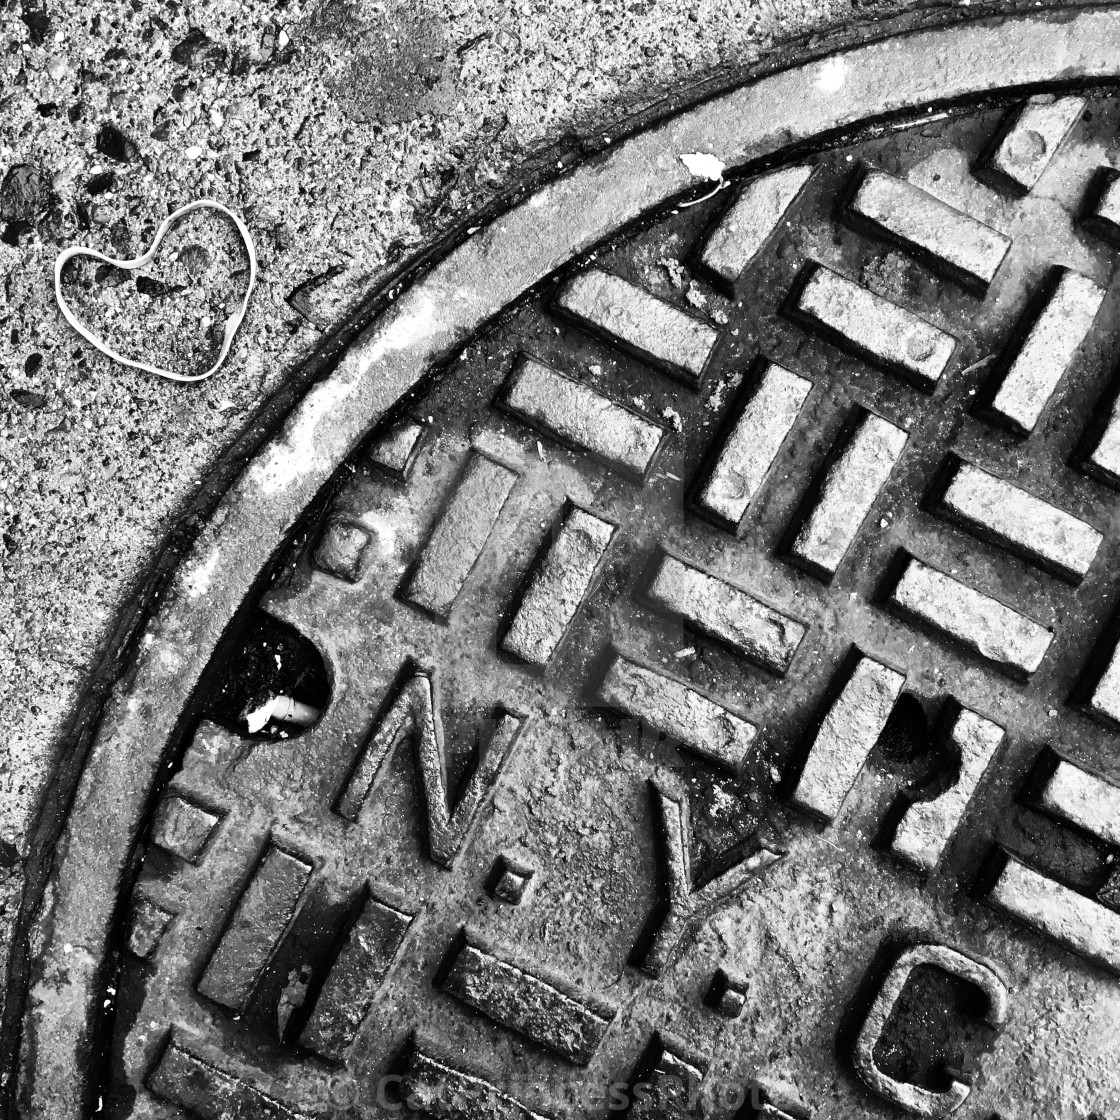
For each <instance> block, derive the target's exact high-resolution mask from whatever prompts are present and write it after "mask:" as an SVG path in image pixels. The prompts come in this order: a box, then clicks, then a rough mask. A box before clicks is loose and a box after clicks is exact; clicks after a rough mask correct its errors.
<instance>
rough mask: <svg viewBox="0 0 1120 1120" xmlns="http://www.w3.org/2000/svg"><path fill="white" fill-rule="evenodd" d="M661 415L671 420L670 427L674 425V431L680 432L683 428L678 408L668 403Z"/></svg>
mask: <svg viewBox="0 0 1120 1120" xmlns="http://www.w3.org/2000/svg"><path fill="white" fill-rule="evenodd" d="M661 415H662V416H663V417H664V418H665V419H666V420H668V421H669V425H670V427H672V429H673V431H674V432H679V431H680V430H681V414H680V413H679V412H677V410H676V409H674V408H670V407H669V406H668V405H666V406H665V407H664V408H663V409H662V410H661Z"/></svg>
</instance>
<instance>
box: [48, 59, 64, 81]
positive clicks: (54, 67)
mask: <svg viewBox="0 0 1120 1120" xmlns="http://www.w3.org/2000/svg"><path fill="white" fill-rule="evenodd" d="M68 65H69V64H68V63H67V61H66V56H65V55H59V56H58V57H57V58H52V59H51V60H50V62H48V63H47V75H48V77H49V78H50V80H51V81H52V82H61V81H62V79H63V78H65V77H66V70H67V67H68Z"/></svg>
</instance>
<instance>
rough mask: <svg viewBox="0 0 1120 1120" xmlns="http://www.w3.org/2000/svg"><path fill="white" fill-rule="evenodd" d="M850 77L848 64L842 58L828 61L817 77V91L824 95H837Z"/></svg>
mask: <svg viewBox="0 0 1120 1120" xmlns="http://www.w3.org/2000/svg"><path fill="white" fill-rule="evenodd" d="M847 76H848V64H847V62H845V61H844V59H842V58H830V59H827V60H826V61H825V62H824V63H823V64H822V66H821V70H820V74H818V75H817V89H819V90H821V91H822V92H823V93H835V92H836V91H837V90H838V89H839V88H840V87H841V86H842V85H843V84H844V80H845V79H846V78H847Z"/></svg>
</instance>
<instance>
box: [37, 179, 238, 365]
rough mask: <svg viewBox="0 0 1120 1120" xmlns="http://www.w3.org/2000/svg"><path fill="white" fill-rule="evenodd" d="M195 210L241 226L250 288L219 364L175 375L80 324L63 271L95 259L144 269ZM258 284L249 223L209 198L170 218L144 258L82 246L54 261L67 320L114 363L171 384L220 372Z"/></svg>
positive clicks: (231, 323) (228, 330)
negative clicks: (72, 263) (64, 286)
mask: <svg viewBox="0 0 1120 1120" xmlns="http://www.w3.org/2000/svg"><path fill="white" fill-rule="evenodd" d="M192 210H217V211H218V212H219V213H220V214H225V216H226V217H227V218H229V219H230V221H232V222H233V224H234V225H235V226H236V227H237V232H238V233H239V234H241V240H242V241H244V242H245V249H246V251H247V252H248V254H249V285H248V287H247V288H246V289H245V298H244V299H243V300H242V301H241V306H240V307H239V308H238V309H237V311H235V312H234V313H233V314H232V315H231V316H230V317H229V318H228V319H227V320H226V332H225V338H224V339H223V340H222V349H221V352H220V353H219V354H218V359H217V361H215V362H214V364H213V365H212V366H211V367H210V368H209V369H208V370H207V371H206V372H205V373H193V374H192V373H175V371H174V370H170V369H160V367H159V366H150V365H148V364H147V362H137V361H134V360H133V359H132V358H126V357H125V356H124V355H123V354H118V353H117V352H116V350H114V349H113V348H112V347H111V346H109V345H108V344H107V343H105V342H103V341H102V340H101V339H100V338H98V337H97V336H96V335H95V334H91V333H90V331H88V330H87V329H86V328H85V327H84V326H82V324H81V323H80V322H79V321H78V318H77V316H76V315H75V314H74V312H73V311H71V310H70V305H69V304H68V303H67V302H66V299H65V297H64V296H63V294H62V269H63V266H64V265H65V264H66V262H67V261H68V260H70V259H71V258H72V257H93V259H94V260H98V261H103V262H104V263H105V264H111V265H115V266H116V267H117V268H124V269H128V270H129V271H130V272H131V271H133V270H135V269H137V268H143V267H144V265H146V264H147V263H148V262H149V261H150V260H151V259H152V258H153V257H154V256H155V255H156V250H157V249H159V246H160V242H161V241H162V240H163V239H164V236H165V235H166V234H167V231H168V230H169V229H171V227H172V226H173V225H175V223H176V222H177V221H179V219H180V218H182V217H185V216H186V215H187V214H189V213H191V211H192ZM256 282H257V251H256V249H255V248H254V246H253V238H252V235H251V234H250V233H249V230H248V228H247V227H246V225H245V223H244V222H243V221H242V220H241V219H240V218H239V217H238V216H237V215H236V214H235V213H234V212H233V211H232V210H230V209H228V208H227V207H225V206H223V205H222V204H221V203H220V202H211V201H210V200H209V199H205V198H204V199H199V200H198V201H197V202H188V203H187V205H186V206H181V207H179V209H178V210H176V211H175V213H174V214H172V215H170V216H169V217H168V218H167V219H166V221H164V223H163V224H162V225H161V226H160V227H159V229H157V230H156V235H155V239H154V240H153V241H152V247H151V248H150V249H149V250H148V251H147V252H146V253H145V254H144V255H143V256H142V257H137V258H136V259H135V260H131V261H118V260H114V259H113V258H112V257H107V256H105V254H104V253H99V252H98V251H97V250H96V249H86V248H84V247H82V246H80V245H74V246H71V247H70V248H69V249H64V250H63V251H62V252H61V253H59V255H58V260H56V261H55V262H54V294H55V298H56V299H57V300H58V306H59V307H60V308H61V309H62V314H63V315H64V316H66V321H67V322H68V323H69V324H70V326H72V327H73V328H74V330H76V331H77V332H78V334H80V335H81V336H82V338H84V339H85V340H86V341H87V342H89V343H90V344H92V345H93V346H96V347H97V349H98V350H100V351H101V353H102V354H107V355H108V356H109V357H110V358H112V359H113V360H114V361H117V362H120V363H121V364H122V365H126V366H131V367H132V368H133V369H142V370H144V372H145V373H154V374H155V375H156V376H157V377H166V378H167V380H168V381H205V380H206V378H208V377H210V376H211V375H212V374H214V373H216V372H217V371H218V370H219V369H220V368H221V365H222V363H223V362H224V361H225V360H226V357H227V356H228V354H229V349H230V347H231V346H232V345H233V336H234V335H235V334H237V329H238V327H240V326H241V321H242V319H244V318H245V312H246V311H248V309H249V297H250V296H251V295H252V294H253V288H254V286H255V285H256Z"/></svg>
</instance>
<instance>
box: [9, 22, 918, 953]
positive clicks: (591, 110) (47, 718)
mask: <svg viewBox="0 0 1120 1120" xmlns="http://www.w3.org/2000/svg"><path fill="white" fill-rule="evenodd" d="M913 6H915V5H906V4H899V3H880V4H874V3H868V4H861V3H859V0H792V2H783V3H771V2H768V0H767V2H763V3H748V2H746V0H724V2H721V3H718V4H717V3H715V2H714V0H689V2H684V3H682V2H680V0H644V2H631V3H610V2H603V3H594V4H592V3H587V2H586V0H557V2H551V3H548V4H545V3H523V4H517V3H509V4H493V3H487V2H476V3H471V4H467V3H459V2H458V0H447V2H444V3H436V2H432V3H429V4H416V3H409V4H400V5H396V6H394V5H391V4H390V5H385V4H373V3H367V2H363V0H357V2H354V3H343V2H340V0H326V2H324V3H320V4H308V5H304V6H301V5H299V4H286V5H283V6H280V5H264V4H253V3H242V4H233V3H219V2H212V0H207V2H204V3H196V4H193V5H191V6H190V8H189V10H188V9H186V8H184V7H183V6H181V5H180V4H178V3H176V2H175V0H167V2H166V3H164V4H160V5H151V4H142V3H140V0H131V3H112V2H110V0H105V2H99V3H97V4H95V5H81V6H79V5H69V6H62V5H55V4H51V5H49V6H46V7H44V6H43V5H42V3H41V0H38V2H37V0H22V3H21V2H19V0H16V2H12V0H7V2H6V3H4V4H3V6H2V7H0V273H2V276H3V285H4V289H3V300H2V301H0V368H2V370H3V383H2V386H0V490H2V491H3V493H2V495H0V705H2V708H3V711H4V713H5V720H4V723H5V735H4V742H3V752H4V753H3V760H2V771H0V774H2V790H3V796H2V798H0V868H2V870H0V876H3V878H2V879H0V915H2V916H0V950H2V951H3V955H4V959H5V960H6V959H7V949H8V923H9V921H10V916H11V913H12V911H13V908H14V907H15V906H16V905H18V898H19V887H20V882H21V867H22V862H23V859H24V857H25V856H26V854H27V853H26V850H25V837H26V834H27V831H28V827H29V822H30V820H31V819H32V817H33V814H34V813H35V811H36V807H37V804H38V799H39V797H40V794H41V792H42V789H43V786H44V783H45V781H46V780H47V778H48V776H49V774H50V773H51V771H52V769H53V767H54V766H55V765H56V763H57V761H58V744H59V742H60V741H62V736H63V734H64V732H65V730H66V727H67V721H68V719H69V718H70V716H71V715H72V712H73V709H74V706H75V702H76V700H77V697H78V695H79V691H80V689H81V686H82V684H83V681H84V680H85V679H86V677H87V676H88V674H89V672H90V670H91V668H92V667H93V666H94V664H95V663H96V661H97V658H98V654H99V651H100V650H101V649H102V648H103V646H104V644H105V643H106V642H107V641H108V640H109V637H110V634H111V630H112V627H113V625H114V622H115V620H116V618H117V617H118V616H119V614H120V612H121V611H122V609H123V608H124V607H125V605H126V604H127V602H128V599H129V594H130V589H131V588H132V587H133V585H134V583H135V581H136V579H137V578H138V575H139V573H140V572H141V570H142V568H143V566H144V564H145V563H146V562H147V561H148V560H149V558H150V557H151V555H152V553H153V550H154V549H155V548H156V546H157V544H158V542H159V541H160V540H161V539H162V538H163V536H164V534H165V533H166V532H167V530H168V527H169V526H170V524H171V523H172V521H173V519H174V518H175V516H176V513H177V511H179V510H181V509H182V507H183V506H184V504H185V503H186V502H187V500H188V499H189V498H190V497H191V495H192V494H193V493H194V492H195V490H196V488H197V486H198V484H199V481H200V479H201V478H203V477H204V476H205V474H206V472H207V470H208V468H209V467H210V466H211V465H212V464H213V462H214V461H215V459H216V458H217V456H218V455H219V454H220V452H221V451H222V450H223V449H224V448H225V447H227V446H228V445H229V444H230V442H231V441H232V440H233V439H234V437H235V436H236V435H237V433H238V432H239V431H240V430H241V429H242V427H243V426H244V425H245V423H246V421H247V420H248V418H249V416H250V415H251V413H252V411H253V410H254V409H255V408H256V407H257V405H258V404H259V403H260V402H261V401H262V400H263V399H264V398H265V397H267V396H268V395H270V394H271V393H273V392H274V391H276V390H277V389H278V388H280V387H281V386H282V385H283V383H284V382H285V379H286V377H287V376H288V375H289V373H290V371H291V370H292V368H293V367H294V366H295V365H296V364H297V363H298V360H299V358H300V357H301V355H303V354H306V353H307V352H308V351H309V350H310V349H311V348H312V347H313V346H314V344H315V342H316V339H317V338H318V337H319V335H320V332H321V331H322V329H323V328H324V327H326V326H327V325H328V324H330V323H331V322H333V321H334V320H335V319H337V318H338V316H339V315H340V313H341V312H342V310H343V309H344V308H345V307H346V306H347V305H349V304H352V303H353V302H354V301H355V300H356V299H357V298H359V297H360V295H361V294H362V293H363V292H364V291H367V290H369V289H370V288H371V287H373V286H375V285H376V284H377V282H378V279H379V277H382V276H384V275H386V273H387V272H388V270H389V269H391V268H392V267H393V265H394V264H396V263H398V262H400V261H401V260H402V259H404V258H406V257H407V256H408V255H409V254H410V253H412V252H413V251H414V250H415V249H417V248H418V247H419V246H421V245H423V244H425V243H427V242H429V241H431V240H432V239H433V238H435V237H437V236H438V235H439V234H440V232H441V231H444V230H446V229H448V228H450V227H451V226H452V225H453V224H454V223H455V222H456V221H458V220H460V219H462V218H463V217H464V216H465V215H466V214H468V213H470V212H471V211H473V210H475V209H477V208H478V207H480V206H481V205H483V204H485V203H486V202H487V201H489V200H491V199H492V198H494V197H495V195H496V194H497V193H498V192H499V191H500V190H501V189H502V187H503V186H505V185H507V184H508V183H509V182H511V181H513V180H515V179H516V178H517V177H518V175H519V174H522V173H523V170H524V169H525V168H527V167H536V168H538V169H539V168H542V167H545V166H557V164H559V165H561V166H563V165H565V164H566V163H567V162H569V161H570V160H571V159H572V158H574V156H576V155H578V153H579V152H580V150H581V146H583V145H585V144H586V145H598V144H601V143H603V141H604V140H605V138H607V137H611V136H612V135H613V132H612V130H615V129H618V128H621V127H622V122H624V121H626V120H628V119H630V118H632V117H633V116H634V114H636V113H641V112H643V111H647V110H650V109H651V108H652V107H654V106H656V105H657V104H658V103H659V102H661V101H662V99H664V98H665V97H666V95H668V94H670V93H676V92H679V90H680V89H681V88H682V87H689V86H693V85H700V84H702V83H704V82H707V81H711V80H716V81H718V80H719V79H720V78H721V77H722V76H728V75H730V74H732V73H738V72H741V71H742V69H743V68H744V67H745V66H748V65H750V64H751V63H753V62H757V61H762V60H765V58H766V56H767V54H768V52H770V51H772V50H773V49H775V48H776V47H777V46H778V45H780V44H782V43H785V42H788V41H790V40H792V39H795V38H797V37H800V36H804V35H807V34H813V33H818V32H823V31H828V30H831V29H834V28H837V27H843V26H845V25H848V24H851V23H852V22H853V21H874V20H875V19H876V18H878V17H881V16H886V15H893V14H896V13H897V12H899V11H901V10H904V9H906V8H908V7H913ZM200 197H210V198H214V199H216V200H218V201H221V202H223V203H225V204H226V205H228V206H230V207H231V208H233V209H235V210H237V211H238V212H239V213H240V214H242V215H243V216H244V218H245V220H246V222H247V223H248V225H249V227H250V229H251V231H252V233H253V236H254V240H255V244H256V249H257V253H258V255H259V259H260V265H261V276H260V281H259V286H258V288H257V291H256V293H255V295H254V297H253V301H252V306H251V308H250V312H249V315H248V317H247V319H246V321H245V323H244V325H243V327H242V334H241V336H240V339H241V345H239V346H238V345H235V347H234V350H233V353H232V356H231V358H230V361H229V363H228V364H227V365H226V366H225V367H224V368H223V369H222V370H221V371H220V372H219V373H218V374H217V376H216V377H215V378H214V379H213V380H212V381H210V382H207V383H206V384H204V385H202V386H193V387H192V386H185V387H184V386H178V385H171V384H168V383H165V382H161V381H158V380H156V379H155V378H152V377H151V376H149V375H147V374H143V373H140V372H136V371H132V370H128V369H126V368H123V367H121V366H119V365H117V364H115V363H113V362H111V361H110V360H108V359H107V358H104V357H102V356H101V355H100V354H99V353H97V351H96V350H94V349H93V348H92V347H91V346H89V345H87V344H85V343H84V342H82V340H81V339H80V338H79V337H78V336H77V335H75V334H74V332H73V331H71V330H70V328H69V327H68V326H67V325H66V324H65V322H64V321H63V319H62V316H61V314H60V313H59V311H58V309H57V307H56V305H55V301H54V294H53V289H52V269H53V262H54V258H55V256H56V255H57V253H58V252H59V250H60V248H62V247H65V246H67V245H72V244H76V243H77V244H84V245H88V246H90V247H91V248H95V249H98V250H100V251H101V252H104V253H106V254H107V255H110V256H113V257H117V258H121V259H127V258H131V257H135V256H138V255H139V254H140V253H142V252H143V251H144V250H146V248H147V247H148V244H149V242H150V239H151V236H152V234H153V232H154V230H155V228H156V227H157V226H158V224H159V223H160V222H161V221H162V220H163V218H165V217H166V215H167V214H168V213H169V212H171V211H172V210H174V209H176V208H177V207H179V206H181V205H182V204H184V203H185V202H188V201H190V200H192V199H195V198H200ZM244 279H245V271H244V261H243V259H242V255H241V251H240V249H239V247H238V245H237V242H236V238H231V235H230V230H229V229H227V228H225V227H224V226H223V225H222V223H221V222H220V221H218V220H216V219H211V218H203V219H198V220H192V221H190V222H188V223H184V225H183V226H182V227H180V228H179V229H178V230H177V231H176V232H175V234H174V235H173V236H171V237H169V238H168V240H167V241H166V242H165V250H164V252H161V254H160V256H159V257H158V258H157V259H156V260H155V261H154V262H153V263H152V264H151V265H150V266H148V267H146V268H143V269H140V270H138V271H136V272H128V271H124V270H120V269H116V268H113V267H112V266H103V267H93V266H90V265H82V266H81V267H80V268H78V269H75V270H74V274H73V275H67V276H66V277H64V282H65V283H66V284H67V285H68V293H72V297H73V300H72V301H73V302H74V304H75V306H76V307H77V308H79V309H80V311H81V313H82V314H83V317H84V318H85V319H86V321H87V322H88V323H89V324H90V327H91V329H93V330H94V331H95V332H96V333H99V334H101V335H102V336H103V337H105V338H106V339H107V340H108V341H110V342H111V343H112V344H114V345H115V346H117V347H118V348H120V349H121V350H122V351H123V352H125V353H127V354H129V355H130V356H132V357H138V358H139V357H143V358H145V359H147V360H148V361H152V362H154V364H158V365H170V366H172V367H174V368H176V369H181V370H183V371H197V370H198V369H203V368H205V367H206V366H207V365H208V364H209V361H210V360H211V359H212V356H213V353H214V352H215V350H216V346H217V344H218V342H219V341H220V333H221V325H222V323H223V321H224V317H225V315H227V314H228V313H229V310H230V309H231V307H232V306H233V305H235V304H236V303H237V302H238V301H239V300H240V298H241V294H242V292H243V290H244V288H243V285H244ZM320 280H321V282H318V281H320ZM309 281H313V282H312V283H308V282H309ZM248 353H253V354H255V355H260V354H265V355H267V356H268V357H267V358H266V359H264V360H263V361H262V360H259V359H257V360H254V362H253V363H248V362H246V361H245V355H246V354H248Z"/></svg>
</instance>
